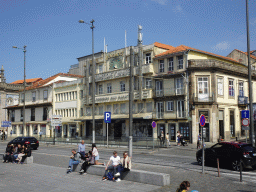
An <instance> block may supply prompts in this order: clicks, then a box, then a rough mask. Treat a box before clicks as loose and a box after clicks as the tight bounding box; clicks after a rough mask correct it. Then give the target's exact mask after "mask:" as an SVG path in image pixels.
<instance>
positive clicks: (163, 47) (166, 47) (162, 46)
mask: <svg viewBox="0 0 256 192" xmlns="http://www.w3.org/2000/svg"><path fill="white" fill-rule="evenodd" d="M154 45H155V46H156V47H159V48H162V49H166V50H170V49H173V48H174V47H173V46H171V45H166V44H163V43H158V42H155V43H154Z"/></svg>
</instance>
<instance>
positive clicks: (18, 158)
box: [16, 145, 25, 164]
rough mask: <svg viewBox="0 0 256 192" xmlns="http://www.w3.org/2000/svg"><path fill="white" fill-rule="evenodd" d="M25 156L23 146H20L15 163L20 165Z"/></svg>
mask: <svg viewBox="0 0 256 192" xmlns="http://www.w3.org/2000/svg"><path fill="white" fill-rule="evenodd" d="M24 155H25V146H24V145H22V147H21V150H20V153H19V154H18V157H17V159H16V161H18V163H19V164H20V163H21V160H22V157H23V156H24Z"/></svg>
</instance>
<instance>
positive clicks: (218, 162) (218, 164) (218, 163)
mask: <svg viewBox="0 0 256 192" xmlns="http://www.w3.org/2000/svg"><path fill="white" fill-rule="evenodd" d="M217 166H218V177H220V161H219V158H217Z"/></svg>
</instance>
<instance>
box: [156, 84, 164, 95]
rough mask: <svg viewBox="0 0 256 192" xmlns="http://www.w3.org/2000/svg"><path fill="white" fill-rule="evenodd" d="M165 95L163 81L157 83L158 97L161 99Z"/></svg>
mask: <svg viewBox="0 0 256 192" xmlns="http://www.w3.org/2000/svg"><path fill="white" fill-rule="evenodd" d="M162 94H163V81H156V96H157V97H160V96H162Z"/></svg>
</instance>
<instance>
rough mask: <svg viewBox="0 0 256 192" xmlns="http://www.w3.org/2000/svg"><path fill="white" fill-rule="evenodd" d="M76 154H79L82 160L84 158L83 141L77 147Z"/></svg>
mask: <svg viewBox="0 0 256 192" xmlns="http://www.w3.org/2000/svg"><path fill="white" fill-rule="evenodd" d="M78 152H79V153H80V155H81V156H82V158H84V155H85V144H84V140H82V141H81V143H80V144H79V145H78Z"/></svg>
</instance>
